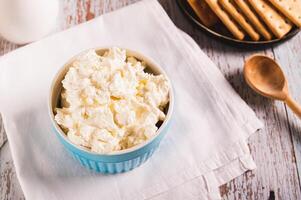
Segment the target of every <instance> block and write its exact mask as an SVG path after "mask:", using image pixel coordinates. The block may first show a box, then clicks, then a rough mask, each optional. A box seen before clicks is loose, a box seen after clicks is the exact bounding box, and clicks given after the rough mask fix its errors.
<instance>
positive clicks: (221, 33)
mask: <svg viewBox="0 0 301 200" xmlns="http://www.w3.org/2000/svg"><path fill="white" fill-rule="evenodd" d="M177 3H178V6H179V7H180V9H181V10H182V11H183V12H184V13H185V15H186V16H187V17H188V18H189V19H190V20H191V21H193V22H194V24H195V25H196V26H197V27H199V28H200V29H201V30H203V31H205V32H206V33H207V34H209V35H210V36H213V37H215V38H218V39H220V40H222V41H224V42H227V43H230V44H234V45H236V46H241V47H258V48H263V47H269V46H272V45H276V44H280V43H281V42H284V41H286V40H288V39H290V38H292V37H293V36H295V35H296V34H297V33H298V32H299V31H300V29H299V28H296V27H294V28H293V29H292V30H291V31H290V32H289V33H288V34H286V35H285V36H284V37H283V38H281V39H272V40H269V41H264V40H262V41H252V40H250V39H249V38H247V37H246V39H245V40H237V39H235V38H233V36H232V35H231V33H230V32H228V30H226V28H225V27H224V25H222V24H217V25H215V26H214V27H212V28H208V27H206V26H205V25H204V24H202V23H201V22H200V21H199V20H198V18H197V16H196V15H195V13H194V11H193V10H192V8H191V7H190V6H189V4H188V3H187V0H177Z"/></svg>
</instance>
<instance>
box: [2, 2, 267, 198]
mask: <svg viewBox="0 0 301 200" xmlns="http://www.w3.org/2000/svg"><path fill="white" fill-rule="evenodd" d="M99 46H121V47H126V48H130V49H134V50H136V51H139V52H142V53H143V54H145V55H147V56H149V57H151V58H153V59H154V60H156V61H157V62H158V63H159V64H160V65H161V66H162V67H163V68H164V69H165V70H166V72H167V74H168V76H169V77H170V79H171V81H172V84H173V86H174V90H175V101H176V102H175V112H174V116H173V123H172V125H171V127H170V130H169V132H168V134H167V136H166V137H165V138H164V139H163V141H162V144H161V146H160V148H159V150H158V151H157V152H156V153H155V154H154V155H153V157H152V158H151V159H150V160H149V161H147V162H146V163H145V164H143V165H142V166H140V167H139V168H137V169H135V170H133V171H131V172H128V173H123V174H118V175H102V174H96V173H93V172H91V171H88V170H86V169H85V168H83V167H82V166H80V164H78V163H77V161H75V160H73V159H72V158H71V157H70V156H69V155H68V154H67V152H66V151H65V150H64V148H63V146H62V145H61V144H60V142H59V140H58V139H57V138H56V136H55V134H54V133H53V132H52V128H51V123H50V119H49V117H48V113H47V97H48V93H49V87H50V83H51V80H52V78H53V76H54V74H55V73H56V72H57V71H58V69H59V68H60V67H61V66H62V65H63V64H64V63H65V62H66V60H68V59H69V58H70V57H72V56H73V55H75V54H77V53H79V52H81V51H83V50H85V49H88V48H93V47H99ZM0 95H1V96H0V111H1V113H2V115H3V121H4V126H5V130H6V133H7V136H8V140H9V145H10V148H11V152H12V156H13V160H14V164H15V167H16V172H17V176H18V178H19V181H20V184H21V187H22V189H23V191H24V194H25V197H26V198H27V199H29V200H31V199H38V200H40V199H110V200H120V199H126V200H135V199H218V198H220V196H219V192H218V186H220V185H221V184H223V183H225V182H227V181H229V180H231V179H233V178H234V177H236V176H238V175H240V174H242V173H243V172H245V171H246V170H248V169H254V168H255V164H254V162H253V160H252V158H251V156H250V153H249V149H248V146H247V142H246V140H247V138H248V137H249V135H250V134H252V133H253V132H255V131H256V130H257V129H258V128H260V127H261V125H262V124H261V123H260V122H259V121H258V119H257V118H256V116H255V115H254V113H253V111H252V110H251V109H250V108H249V107H248V106H247V105H246V104H245V103H244V102H243V101H242V100H241V99H240V97H239V96H238V95H237V94H236V93H235V92H234V90H233V89H232V88H231V86H230V85H229V84H228V82H227V81H226V80H225V79H224V77H223V76H222V75H221V73H220V72H219V70H218V69H217V67H216V66H215V65H214V64H213V63H212V62H211V61H210V59H209V58H208V57H207V56H206V55H205V54H204V53H203V52H202V51H201V50H200V49H199V47H198V46H197V45H196V43H195V42H194V41H193V40H192V39H191V38H190V37H189V36H188V35H186V34H184V33H182V32H180V31H179V30H178V29H177V28H176V27H175V25H174V24H173V23H172V22H171V20H170V19H169V17H168V16H167V15H166V13H165V12H164V10H163V9H162V7H161V6H160V4H159V3H158V2H157V1H155V0H144V1H141V2H139V3H136V4H134V5H131V6H128V7H126V8H123V9H120V10H118V11H116V12H112V13H109V14H106V15H103V16H101V17H98V18H96V19H94V20H92V21H89V22H87V23H84V24H81V25H79V26H76V27H73V28H70V29H68V30H66V31H63V32H60V33H57V34H55V35H52V36H50V37H47V38H45V39H43V40H41V41H38V42H35V43H32V44H30V45H27V46H25V47H22V48H19V49H17V50H15V51H13V52H11V53H9V54H6V55H4V56H2V57H1V58H0Z"/></svg>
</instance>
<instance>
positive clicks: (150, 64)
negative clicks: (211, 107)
mask: <svg viewBox="0 0 301 200" xmlns="http://www.w3.org/2000/svg"><path fill="white" fill-rule="evenodd" d="M113 47H117V48H120V49H123V50H126V53H129V54H131V55H132V56H134V57H135V58H137V59H139V60H141V61H144V62H145V63H146V64H147V66H148V67H150V68H152V69H155V71H158V72H159V74H163V75H164V76H165V77H166V79H167V80H168V84H169V105H168V111H167V113H166V117H165V120H164V121H163V123H162V124H161V125H160V127H159V128H158V130H157V132H156V135H155V136H154V137H152V138H150V139H149V140H146V141H144V142H142V143H140V144H138V145H135V146H133V147H130V148H128V149H123V150H119V151H112V152H108V153H97V152H92V151H90V150H88V149H87V148H85V147H82V146H78V145H76V144H74V143H72V142H71V141H70V140H69V139H68V137H67V135H66V133H65V132H64V131H63V130H62V129H61V127H60V126H59V125H58V124H57V122H56V121H55V119H54V108H53V107H52V97H53V94H54V86H55V83H56V82H57V79H58V78H59V76H60V75H61V74H62V73H63V72H64V71H65V69H66V68H69V67H70V64H71V63H72V62H73V61H74V60H75V59H76V58H78V57H79V56H80V55H82V54H84V53H86V52H88V51H90V50H94V51H105V50H109V49H110V48H113ZM64 77H65V76H64ZM47 104H48V105H47V106H48V114H49V117H50V119H51V123H52V125H53V126H54V128H55V131H56V132H57V133H59V134H60V136H61V137H62V138H63V139H64V140H65V141H66V142H67V143H68V144H70V145H71V146H73V147H75V148H76V149H78V150H80V151H83V152H85V153H88V154H92V155H95V156H113V155H123V154H127V153H131V152H134V151H136V150H139V149H142V148H143V147H145V146H147V145H148V144H150V143H151V142H152V141H154V140H155V139H156V138H157V137H158V136H159V135H161V134H162V132H163V130H164V129H165V128H166V126H167V125H168V123H169V121H170V120H171V116H172V113H173V109H174V91H173V87H172V83H171V80H170V78H169V77H168V76H167V73H166V72H165V71H164V70H163V68H162V67H160V65H159V64H158V63H156V62H155V61H154V60H153V59H151V58H149V57H147V56H145V55H144V54H142V53H139V52H137V51H134V50H131V49H128V48H123V47H120V46H105V47H95V48H89V49H86V50H84V51H81V52H79V53H77V54H76V55H74V56H73V57H71V58H70V59H68V60H67V62H65V63H64V64H63V65H62V67H60V68H59V70H58V71H57V72H56V74H55V75H54V77H53V78H52V82H51V85H50V90H49V94H48V103H47Z"/></svg>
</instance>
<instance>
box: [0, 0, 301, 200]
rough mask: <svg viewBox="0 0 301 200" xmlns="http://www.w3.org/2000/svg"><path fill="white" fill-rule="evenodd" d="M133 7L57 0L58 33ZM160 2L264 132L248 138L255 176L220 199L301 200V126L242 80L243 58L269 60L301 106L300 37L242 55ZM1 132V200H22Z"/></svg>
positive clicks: (0, 49) (120, 0)
mask: <svg viewBox="0 0 301 200" xmlns="http://www.w3.org/2000/svg"><path fill="white" fill-rule="evenodd" d="M136 1H138V0H115V1H114V0H61V15H60V17H59V20H60V21H59V29H60V30H63V29H66V28H69V27H71V26H74V25H76V24H79V23H82V22H85V21H87V20H89V19H92V18H94V17H95V16H98V15H101V14H103V13H106V12H110V11H113V10H115V9H118V8H120V7H123V6H126V5H128V4H131V3H134V2H136ZM160 2H161V4H162V5H163V7H164V8H165V10H166V11H167V13H168V14H169V16H170V17H171V19H172V20H173V21H174V23H175V24H176V25H177V26H178V27H179V28H181V29H182V30H184V31H185V32H187V33H188V34H189V35H191V36H192V37H193V38H194V39H195V40H196V41H197V43H198V44H199V46H200V47H201V48H202V49H203V51H205V53H207V55H208V56H209V57H210V58H211V59H212V60H213V62H215V63H216V65H218V67H219V68H220V70H221V71H222V72H223V74H224V75H225V77H226V78H227V79H228V81H229V82H230V83H231V84H232V86H233V87H234V88H235V90H236V91H237V92H238V93H239V94H240V96H241V97H242V98H243V99H244V100H245V101H246V102H247V103H248V105H249V106H251V107H252V108H253V110H254V111H255V112H256V114H257V116H258V117H259V118H260V119H261V120H262V121H263V122H264V124H265V128H264V129H263V130H261V131H259V132H258V133H257V134H255V135H253V136H252V137H251V138H250V142H249V146H250V149H251V153H252V155H253V158H254V159H255V161H256V163H257V166H258V168H257V170H255V171H252V172H247V173H245V174H244V175H242V176H240V177H238V178H236V179H235V180H233V181H231V182H230V183H228V184H226V185H224V186H222V187H221V188H220V190H221V192H222V195H223V198H224V199H246V200H247V199H264V200H266V199H270V200H272V199H283V200H289V199H301V191H300V176H299V175H300V174H301V121H300V120H298V119H297V118H296V117H295V116H294V115H293V114H292V112H291V111H290V110H289V109H288V108H287V107H286V106H285V105H284V104H283V103H281V102H274V101H271V100H268V99H265V98H263V97H261V96H259V95H257V94H255V93H254V92H253V91H251V90H250V89H249V88H248V87H247V85H246V83H245V82H244V80H243V77H242V66H243V63H244V60H245V58H246V57H248V56H249V55H251V54H253V53H258V52H260V53H264V54H268V55H270V56H272V57H274V58H275V59H276V60H277V61H278V62H280V64H281V65H282V66H283V70H284V72H285V74H286V75H287V77H288V80H289V82H290V90H291V92H292V94H293V97H295V99H296V100H297V101H299V102H301V90H300V88H301V34H299V35H297V36H296V37H294V38H293V39H291V40H290V41H288V42H286V43H284V44H282V45H280V46H278V47H274V48H269V49H266V50H263V51H250V50H242V49H238V48H234V47H231V46H228V45H225V44H223V43H221V42H219V41H216V40H213V39H211V38H210V37H208V36H207V35H205V34H204V33H203V32H201V31H200V30H198V29H197V28H196V27H194V26H193V25H192V24H191V23H190V22H189V21H188V20H187V19H186V18H185V17H184V16H183V14H182V13H181V11H180V10H179V8H178V7H177V5H176V3H175V1H174V0H160ZM16 48H18V46H17V45H14V44H11V43H9V42H7V41H5V40H3V39H1V38H0V55H3V54H5V53H7V52H9V51H12V50H13V49H16ZM0 96H1V94H0ZM1 127H2V125H1V121H0V146H2V147H0V148H1V149H0V200H7V199H13V200H14V199H24V196H23V194H22V190H21V188H20V185H19V183H18V180H17V178H16V173H15V170H14V165H13V161H12V158H11V154H10V150H9V146H8V142H6V139H5V134H4V132H5V131H4V130H3V128H1ZM2 144H3V145H2Z"/></svg>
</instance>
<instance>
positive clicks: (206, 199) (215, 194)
mask: <svg viewBox="0 0 301 200" xmlns="http://www.w3.org/2000/svg"><path fill="white" fill-rule="evenodd" d="M255 168H256V165H255V163H254V161H253V159H252V156H251V155H250V153H249V152H248V153H246V154H244V155H241V156H239V157H237V158H235V159H233V160H232V161H230V162H229V163H227V164H225V165H224V166H222V167H220V168H217V169H215V170H212V171H210V172H208V173H205V174H203V175H200V176H197V177H195V178H193V179H190V180H188V181H186V182H183V183H182V184H179V185H177V186H175V187H172V188H169V189H168V190H165V191H162V192H160V193H157V194H156V195H153V196H151V195H147V196H146V195H145V194H144V197H145V198H144V199H155V200H157V199H158V200H159V199H169V198H170V196H177V194H178V195H179V196H181V195H183V194H184V196H185V195H188V196H189V199H202V200H213V199H214V200H216V199H221V195H220V191H219V187H220V186H221V185H223V184H225V183H227V182H229V181H231V180H232V179H234V178H236V177H238V176H240V175H242V174H243V173H245V172H246V171H248V170H254V169H255ZM158 187H160V186H159V185H158ZM189 188H195V189H194V190H192V191H187V190H189ZM195 190H197V191H195ZM182 197H183V196H182ZM185 198H186V196H185ZM129 199H130V198H129ZM137 199H139V198H137Z"/></svg>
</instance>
